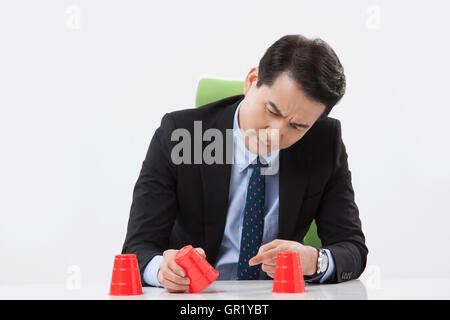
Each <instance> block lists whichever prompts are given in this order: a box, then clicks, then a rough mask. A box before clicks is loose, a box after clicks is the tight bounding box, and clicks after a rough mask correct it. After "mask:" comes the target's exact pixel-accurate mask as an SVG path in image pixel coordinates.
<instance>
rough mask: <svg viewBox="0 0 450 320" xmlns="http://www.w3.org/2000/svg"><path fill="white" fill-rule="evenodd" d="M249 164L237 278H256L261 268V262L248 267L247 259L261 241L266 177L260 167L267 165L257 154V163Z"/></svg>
mask: <svg viewBox="0 0 450 320" xmlns="http://www.w3.org/2000/svg"><path fill="white" fill-rule="evenodd" d="M250 166H251V167H253V168H254V169H253V173H252V175H251V177H250V181H249V182H248V187H247V200H246V202H245V209H244V220H243V223H242V235H241V251H240V253H239V265H238V271H237V278H238V279H239V280H257V279H258V278H259V272H260V270H261V264H258V265H256V266H252V267H250V266H249V265H248V261H249V260H250V259H251V258H252V257H254V256H256V254H257V253H258V250H259V247H260V246H261V243H262V237H263V231H264V211H265V205H264V199H265V182H266V179H265V175H261V167H267V164H263V163H261V160H260V159H259V156H258V158H257V163H256V164H250Z"/></svg>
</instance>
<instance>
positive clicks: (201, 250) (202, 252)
mask: <svg viewBox="0 0 450 320" xmlns="http://www.w3.org/2000/svg"><path fill="white" fill-rule="evenodd" d="M195 250H197V252H198V253H200V254H201V255H202V256H203V257H204V258H206V253H205V250H203V249H202V248H195Z"/></svg>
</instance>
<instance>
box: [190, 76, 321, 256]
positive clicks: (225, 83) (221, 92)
mask: <svg viewBox="0 0 450 320" xmlns="http://www.w3.org/2000/svg"><path fill="white" fill-rule="evenodd" d="M238 94H244V81H239V80H223V79H214V78H202V79H200V81H199V83H198V86H197V94H196V99H195V106H196V107H200V106H203V105H205V104H208V103H211V102H214V101H217V100H221V99H224V98H227V97H231V96H234V95H238ZM303 243H304V244H305V245H308V246H313V247H316V248H321V247H322V242H321V241H320V238H319V236H318V234H317V225H316V222H315V220H313V222H312V223H311V226H310V228H309V230H308V232H307V234H306V236H305V238H304V239H303Z"/></svg>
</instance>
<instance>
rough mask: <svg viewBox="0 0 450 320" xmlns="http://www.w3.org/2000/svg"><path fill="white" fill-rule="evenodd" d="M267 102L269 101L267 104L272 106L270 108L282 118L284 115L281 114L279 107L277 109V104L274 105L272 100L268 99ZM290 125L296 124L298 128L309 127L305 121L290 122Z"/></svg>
mask: <svg viewBox="0 0 450 320" xmlns="http://www.w3.org/2000/svg"><path fill="white" fill-rule="evenodd" d="M268 102H269V104H270V105H271V106H272V108H273V109H274V110H275V112H276V113H277V114H278V115H279V116H280V117H282V118H284V116H283V115H282V114H281V111H280V109H278V107H277V105H276V104H275V103H274V102H272V101H270V100H268ZM292 125H294V126H296V127H300V128H305V129H307V128H309V124H305V123H295V122H292Z"/></svg>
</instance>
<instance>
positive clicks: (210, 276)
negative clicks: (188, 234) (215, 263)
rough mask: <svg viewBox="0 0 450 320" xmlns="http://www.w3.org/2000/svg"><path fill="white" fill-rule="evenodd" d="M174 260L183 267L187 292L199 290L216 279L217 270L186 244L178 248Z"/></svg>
mask: <svg viewBox="0 0 450 320" xmlns="http://www.w3.org/2000/svg"><path fill="white" fill-rule="evenodd" d="M175 262H176V263H177V264H178V265H179V266H180V267H182V268H183V269H184V271H185V272H186V276H187V277H188V278H189V280H190V283H189V292H191V293H195V292H200V291H202V290H204V289H206V288H207V287H209V286H210V285H211V283H213V282H214V281H216V279H217V277H218V276H219V271H217V270H215V269H214V268H213V267H212V266H211V265H210V264H209V263H208V261H206V259H205V258H203V256H202V255H201V254H200V253H198V251H197V250H195V249H194V247H193V246H191V245H188V246H185V247H183V248H181V249H180V250H178V252H177V254H176V255H175Z"/></svg>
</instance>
